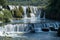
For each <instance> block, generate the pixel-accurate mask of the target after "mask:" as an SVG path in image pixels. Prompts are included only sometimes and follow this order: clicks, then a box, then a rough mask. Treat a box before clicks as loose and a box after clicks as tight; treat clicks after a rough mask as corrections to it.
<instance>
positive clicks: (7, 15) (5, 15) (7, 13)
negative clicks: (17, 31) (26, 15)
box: [3, 9, 12, 22]
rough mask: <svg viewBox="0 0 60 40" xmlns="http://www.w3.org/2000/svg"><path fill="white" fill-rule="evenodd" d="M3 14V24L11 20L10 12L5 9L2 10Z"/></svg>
mask: <svg viewBox="0 0 60 40" xmlns="http://www.w3.org/2000/svg"><path fill="white" fill-rule="evenodd" d="M3 13H4V15H3V20H4V22H9V21H10V19H12V14H11V12H10V11H9V10H7V9H5V10H3Z"/></svg>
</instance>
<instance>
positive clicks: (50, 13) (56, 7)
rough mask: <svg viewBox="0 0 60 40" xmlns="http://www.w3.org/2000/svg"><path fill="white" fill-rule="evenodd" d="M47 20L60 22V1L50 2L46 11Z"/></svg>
mask: <svg viewBox="0 0 60 40" xmlns="http://www.w3.org/2000/svg"><path fill="white" fill-rule="evenodd" d="M46 18H51V19H55V20H57V19H58V20H60V0H50V4H49V5H48V6H47V9H46Z"/></svg>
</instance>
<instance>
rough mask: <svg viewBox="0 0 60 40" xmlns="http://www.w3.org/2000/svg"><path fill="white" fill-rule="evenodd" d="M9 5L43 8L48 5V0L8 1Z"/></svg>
mask: <svg viewBox="0 0 60 40" xmlns="http://www.w3.org/2000/svg"><path fill="white" fill-rule="evenodd" d="M8 1H9V3H10V4H13V2H15V4H21V5H35V6H38V5H40V6H44V5H48V0H8Z"/></svg>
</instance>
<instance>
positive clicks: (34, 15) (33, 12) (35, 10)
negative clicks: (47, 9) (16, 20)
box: [22, 6, 41, 23]
mask: <svg viewBox="0 0 60 40" xmlns="http://www.w3.org/2000/svg"><path fill="white" fill-rule="evenodd" d="M29 7H30V10H31V13H30V16H31V17H27V11H26V9H27V8H28V6H22V8H23V10H24V18H23V20H24V23H26V22H31V23H34V22H36V21H37V20H38V19H39V20H40V14H41V10H38V7H35V6H29Z"/></svg>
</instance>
